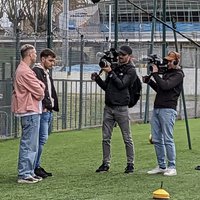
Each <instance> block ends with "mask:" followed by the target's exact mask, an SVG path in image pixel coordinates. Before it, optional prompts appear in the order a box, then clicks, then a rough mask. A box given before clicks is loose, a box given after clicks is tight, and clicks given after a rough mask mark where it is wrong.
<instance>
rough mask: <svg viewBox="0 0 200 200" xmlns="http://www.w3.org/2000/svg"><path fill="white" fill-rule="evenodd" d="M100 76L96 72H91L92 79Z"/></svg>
mask: <svg viewBox="0 0 200 200" xmlns="http://www.w3.org/2000/svg"><path fill="white" fill-rule="evenodd" d="M98 76H99V75H98V74H97V73H96V72H93V73H92V74H91V79H92V80H93V81H95V80H96V78H97V77H98Z"/></svg>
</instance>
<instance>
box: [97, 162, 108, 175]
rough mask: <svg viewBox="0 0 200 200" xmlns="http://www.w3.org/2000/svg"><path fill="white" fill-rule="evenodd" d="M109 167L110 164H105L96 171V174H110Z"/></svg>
mask: <svg viewBox="0 0 200 200" xmlns="http://www.w3.org/2000/svg"><path fill="white" fill-rule="evenodd" d="M109 168H110V167H109V165H108V164H105V163H103V164H102V165H101V166H100V167H99V168H98V169H97V170H96V172H101V173H102V172H108V170H109Z"/></svg>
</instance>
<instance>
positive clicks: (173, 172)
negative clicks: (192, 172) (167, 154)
mask: <svg viewBox="0 0 200 200" xmlns="http://www.w3.org/2000/svg"><path fill="white" fill-rule="evenodd" d="M163 175H164V176H176V175H177V171H176V169H170V168H168V169H167V171H166V172H165V173H164V174H163Z"/></svg>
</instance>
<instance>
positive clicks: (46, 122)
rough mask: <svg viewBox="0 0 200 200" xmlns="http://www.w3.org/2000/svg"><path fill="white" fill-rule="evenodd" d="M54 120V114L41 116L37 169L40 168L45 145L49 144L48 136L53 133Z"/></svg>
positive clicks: (49, 113) (44, 113)
mask: <svg viewBox="0 0 200 200" xmlns="http://www.w3.org/2000/svg"><path fill="white" fill-rule="evenodd" d="M52 119H53V113H52V112H43V113H42V114H41V119H40V131H39V145H38V155H37V159H36V164H35V168H37V167H39V166H40V162H41V155H42V151H43V147H44V144H45V143H46V142H47V140H48V135H49V134H50V131H51V125H52V124H51V122H52Z"/></svg>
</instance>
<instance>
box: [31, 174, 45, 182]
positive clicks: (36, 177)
mask: <svg viewBox="0 0 200 200" xmlns="http://www.w3.org/2000/svg"><path fill="white" fill-rule="evenodd" d="M33 178H34V179H36V180H38V181H42V180H43V179H42V177H40V176H37V175H35V176H33Z"/></svg>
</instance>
